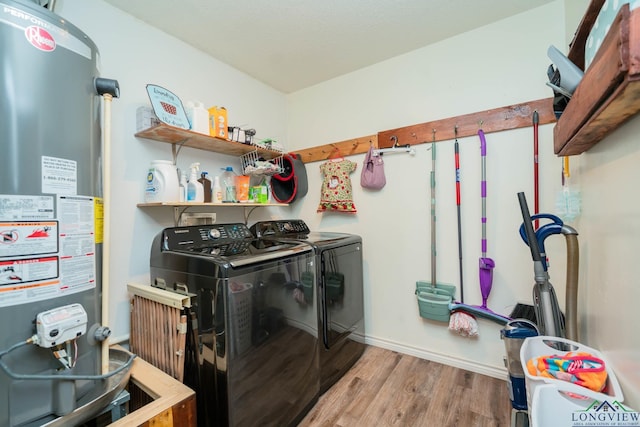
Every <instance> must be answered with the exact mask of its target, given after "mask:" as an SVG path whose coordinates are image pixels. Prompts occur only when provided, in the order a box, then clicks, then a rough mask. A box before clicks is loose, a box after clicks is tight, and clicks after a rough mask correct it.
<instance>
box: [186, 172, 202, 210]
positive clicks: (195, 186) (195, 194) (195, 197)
mask: <svg viewBox="0 0 640 427" xmlns="http://www.w3.org/2000/svg"><path fill="white" fill-rule="evenodd" d="M189 168H190V169H191V175H190V176H189V182H188V183H187V202H204V188H203V187H202V184H201V183H200V182H198V171H199V170H200V163H197V162H196V163H192V164H191V166H189Z"/></svg>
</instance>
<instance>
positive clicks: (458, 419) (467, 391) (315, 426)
mask: <svg viewBox="0 0 640 427" xmlns="http://www.w3.org/2000/svg"><path fill="white" fill-rule="evenodd" d="M510 416H511V403H510V401H509V390H508V388H507V383H506V381H502V380H499V379H496V378H492V377H488V376H484V375H480V374H476V373H473V372H469V371H465V370H462V369H457V368H452V367H450V366H446V365H442V364H439V363H436V362H431V361H428V360H423V359H419V358H416V357H412V356H408V355H404V354H400V353H397V352H394V351H390V350H386V349H382V348H379V347H372V346H368V347H367V348H366V349H365V352H364V354H363V355H362V357H361V358H360V360H359V361H358V362H357V363H356V364H355V365H354V366H353V367H352V368H351V369H350V370H349V372H347V373H346V374H345V376H344V377H342V378H341V379H340V381H338V382H337V383H336V384H335V385H334V386H333V387H331V388H330V389H329V390H328V391H327V392H326V393H325V394H324V395H322V396H321V397H320V400H319V402H318V403H317V404H316V405H315V406H314V407H313V408H312V409H311V411H310V412H309V413H308V414H307V416H306V417H305V418H304V419H303V420H302V421H301V422H300V424H299V425H298V427H319V426H323V427H329V426H338V427H360V426H363V427H364V426H367V427H368V426H376V427H379V426H400V427H413V426H425V427H453V426H455V427H485V426H493V427H497V426H504V427H508V426H509V425H510Z"/></svg>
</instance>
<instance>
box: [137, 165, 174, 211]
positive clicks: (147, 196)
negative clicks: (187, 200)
mask: <svg viewBox="0 0 640 427" xmlns="http://www.w3.org/2000/svg"><path fill="white" fill-rule="evenodd" d="M179 199H180V195H179V184H178V170H177V169H176V167H175V166H174V164H173V162H172V161H170V160H154V161H152V162H151V166H149V170H148V172H147V186H146V189H145V193H144V201H145V202H146V203H154V202H176V201H178V200H179Z"/></svg>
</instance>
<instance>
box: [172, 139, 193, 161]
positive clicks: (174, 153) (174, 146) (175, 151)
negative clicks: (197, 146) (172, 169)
mask: <svg viewBox="0 0 640 427" xmlns="http://www.w3.org/2000/svg"><path fill="white" fill-rule="evenodd" d="M188 140H189V138H184V139H182V140H180V141H178V142H176V143H175V144H171V155H172V156H173V164H174V166H175V165H177V164H178V154H180V150H181V149H182V147H183V146H184V144H185V142H187V141H188Z"/></svg>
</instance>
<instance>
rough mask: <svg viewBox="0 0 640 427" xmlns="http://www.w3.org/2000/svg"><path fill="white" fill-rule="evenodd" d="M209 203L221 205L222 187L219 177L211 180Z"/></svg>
mask: <svg viewBox="0 0 640 427" xmlns="http://www.w3.org/2000/svg"><path fill="white" fill-rule="evenodd" d="M211 201H212V202H213V203H222V187H221V186H220V177H219V176H215V177H214V178H213V190H212V192H211Z"/></svg>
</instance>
